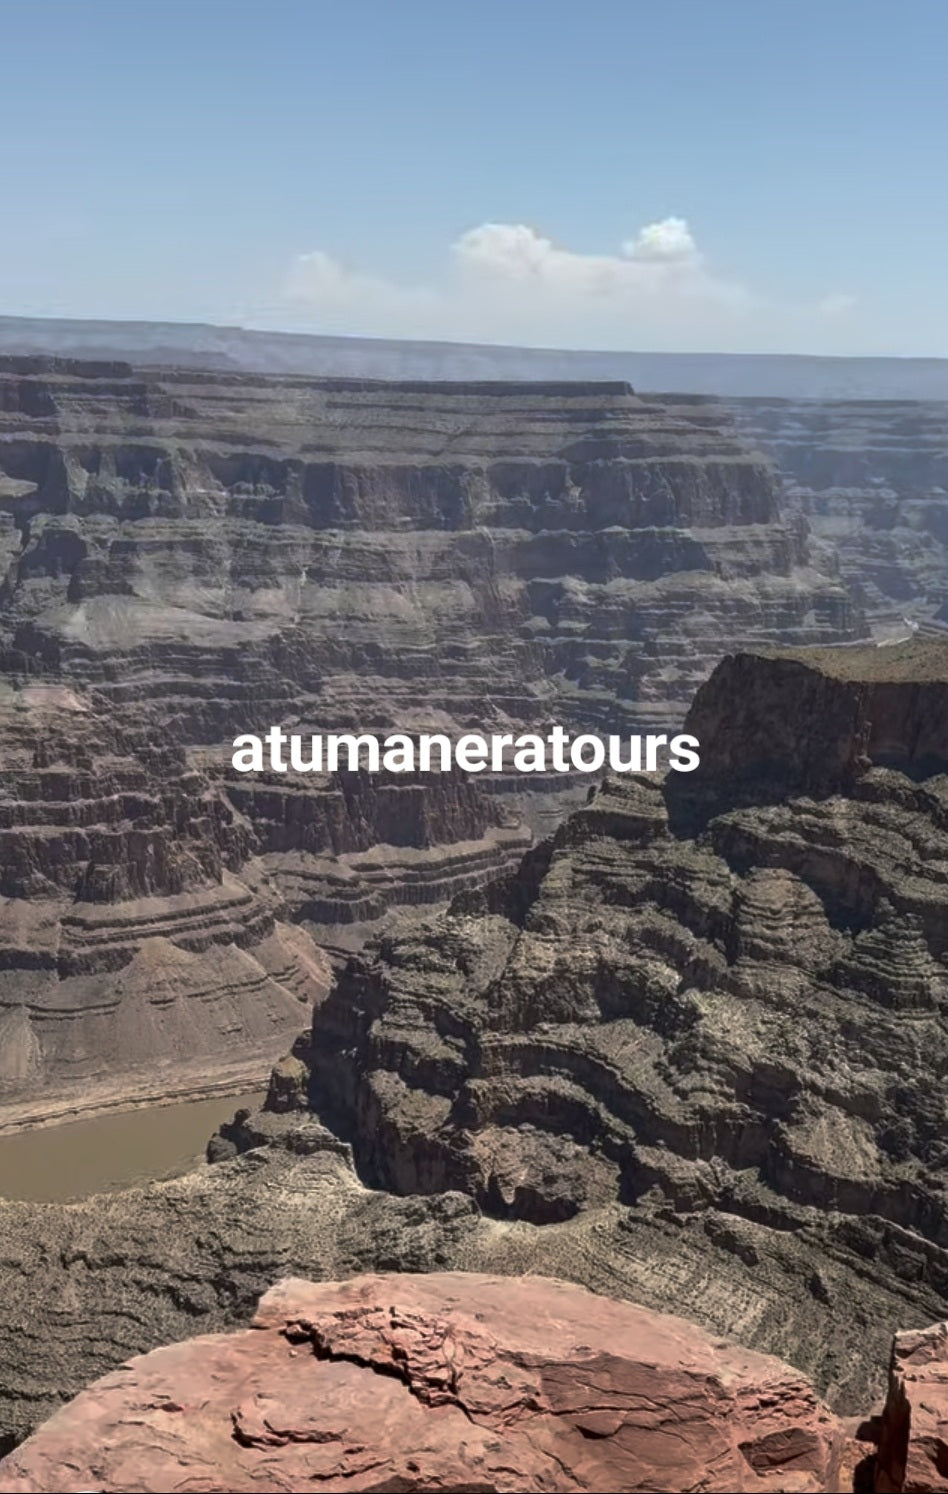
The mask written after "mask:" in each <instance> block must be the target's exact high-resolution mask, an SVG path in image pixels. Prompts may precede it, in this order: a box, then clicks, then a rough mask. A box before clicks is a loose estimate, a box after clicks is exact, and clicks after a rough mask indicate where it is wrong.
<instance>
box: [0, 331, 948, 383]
mask: <svg viewBox="0 0 948 1494" xmlns="http://www.w3.org/2000/svg"><path fill="white" fill-rule="evenodd" d="M0 353H43V354H47V355H50V356H56V357H78V358H83V357H85V358H117V359H123V360H125V361H127V362H130V363H137V364H161V365H178V366H182V365H184V366H187V367H204V368H216V369H231V370H234V371H239V370H245V371H247V372H256V373H289V374H293V373H296V374H311V375H313V374H315V375H335V376H338V377H347V378H376V379H611V380H614V379H623V380H626V381H627V382H628V383H630V384H632V385H633V387H634V388H637V389H643V390H655V391H658V390H668V391H674V392H684V393H693V394H711V395H726V396H740V395H745V396H746V395H763V396H772V397H780V398H786V399H886V400H891V399H921V400H948V359H942V358H830V357H824V358H821V357H809V356H802V355H801V356H794V355H784V354H769V353H761V354H756V353H640V352H628V353H616V352H593V351H590V352H571V351H566V350H563V351H558V350H556V349H547V348H518V347H496V346H490V345H486V344H484V345H482V344H477V343H448V342H415V341H396V340H386V339H380V338H359V337H320V336H313V335H306V334H298V333H288V332H255V331H248V330H245V329H243V328H239V327H216V326H211V325H204V324H199V323H190V324H189V323H183V322H120V321H67V320H55V319H44V318H35V319H30V318H23V317H0Z"/></svg>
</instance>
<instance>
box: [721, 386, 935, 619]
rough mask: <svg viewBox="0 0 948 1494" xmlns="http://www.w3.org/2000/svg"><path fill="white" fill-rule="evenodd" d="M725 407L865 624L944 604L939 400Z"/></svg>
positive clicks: (918, 614)
mask: <svg viewBox="0 0 948 1494" xmlns="http://www.w3.org/2000/svg"><path fill="white" fill-rule="evenodd" d="M729 409H730V411H731V413H732V414H733V415H734V418H735V421H736V423H737V425H738V428H739V429H741V430H742V431H743V432H744V434H745V435H746V436H747V438H748V440H749V441H750V442H752V443H753V445H754V446H755V448H757V449H758V450H760V451H763V452H765V453H766V454H767V455H768V456H770V457H771V458H772V459H773V460H774V461H775V462H776V463H777V465H778V467H779V469H780V471H781V474H782V475H783V478H784V482H785V492H786V499H787V504H788V508H789V509H790V510H791V511H794V510H796V511H798V512H800V513H802V514H803V515H805V517H806V519H807V521H808V523H809V524H810V525H811V527H812V530H813V533H814V534H815V535H816V536H817V537H818V538H819V539H821V540H823V541H825V542H826V543H828V544H830V545H832V546H833V548H834V549H835V551H836V553H837V554H838V555H839V562H840V567H841V570H842V573H843V576H844V577H845V579H846V582H847V584H848V585H849V587H850V589H851V591H852V592H853V595H854V596H856V597H858V598H859V600H860V602H861V603H862V605H863V606H864V607H865V609H866V612H867V614H868V615H869V617H870V619H871V620H872V622H873V623H874V624H876V625H877V626H878V627H879V628H880V629H882V630H891V629H892V628H893V627H894V628H896V629H898V628H899V627H900V625H901V624H902V621H903V618H904V616H905V615H906V614H908V615H909V616H910V618H912V619H913V620H914V619H919V618H925V617H929V616H931V615H932V613H933V611H935V610H936V609H937V608H939V607H940V606H942V605H943V604H944V603H945V602H946V601H948V403H944V402H938V403H936V402H934V401H925V400H923V399H920V400H918V401H910V400H907V399H900V400H897V401H895V400H888V401H887V400H885V399H863V400H854V399H850V400H840V399H832V400H817V399H812V398H810V399H805V400H787V399H741V400H736V401H734V402H733V403H732V404H730V405H729ZM902 631H903V632H904V628H903V629H902Z"/></svg>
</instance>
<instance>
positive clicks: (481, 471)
mask: <svg viewBox="0 0 948 1494" xmlns="http://www.w3.org/2000/svg"><path fill="white" fill-rule="evenodd" d="M857 628H858V622H857V620H854V617H853V615H852V612H851V609H850V607H849V603H848V601H847V599H846V595H845V592H844V590H843V588H842V586H841V584H840V582H839V580H838V578H837V577H836V576H835V575H834V574H833V573H832V571H831V569H829V570H827V569H825V568H824V569H821V568H820V565H819V563H818V558H815V557H814V555H813V554H812V553H811V547H810V544H809V540H808V537H807V534H806V531H805V528H804V527H802V526H801V525H800V524H799V523H795V524H791V525H786V524H784V523H783V522H782V521H781V518H780V513H779V509H778V503H777V494H776V488H775V485H774V481H773V479H772V476H771V474H770V472H769V470H768V469H767V468H766V467H765V466H764V465H763V464H762V463H760V462H759V461H756V460H752V459H751V458H750V457H748V455H747V453H746V451H745V450H744V448H743V446H742V445H741V443H740V441H739V440H738V439H737V438H736V437H735V435H734V434H733V432H731V431H729V430H727V429H725V428H722V426H721V424H720V420H719V418H718V417H717V416H716V415H714V414H713V413H709V411H708V410H707V409H706V407H704V406H703V405H701V404H700V402H695V401H674V400H668V401H662V402H656V401H645V400H640V399H638V398H636V396H634V395H633V394H632V393H631V392H630V391H629V389H628V388H627V386H624V385H621V384H615V385H608V384H605V385H585V386H583V385H558V384H545V385H526V386H516V385H451V384H445V385H424V384H401V385H383V384H371V383H357V382H346V381H340V380H336V381H332V380H325V381H315V380H307V379H301V378H295V379H294V378H282V379H281V378H272V379H267V378H255V377H252V376H240V375H223V374H220V375H218V374H208V373H199V372H191V373H187V372H155V371H151V372H147V371H139V372H136V371H134V370H132V369H130V368H129V367H128V366H127V365H124V364H109V363H97V364H82V363H70V362H57V361H55V360H50V359H46V360H44V359H29V358H21V359H17V358H8V359H5V360H2V361H0V748H2V755H3V762H2V767H0V773H2V784H0V787H2V797H0V837H2V840H3V850H4V855H3V860H2V872H0V896H2V897H3V899H4V901H3V903H2V904H0V1023H2V1024H3V1030H4V1031H5V1032H6V1033H7V1034H8V1038H9V1041H7V1042H5V1044H4V1048H3V1057H2V1059H0V1099H2V1098H4V1097H6V1098H10V1097H11V1096H13V1097H15V1098H16V1099H17V1103H18V1104H20V1103H21V1102H22V1101H23V1098H24V1096H25V1095H26V1094H28V1093H29V1092H30V1091H36V1090H38V1089H41V1088H42V1089H44V1090H45V1102H46V1103H47V1104H48V1105H50V1106H53V1105H54V1100H53V1091H56V1090H58V1089H59V1088H61V1087H62V1086H64V1085H65V1086H68V1084H70V1083H71V1082H72V1081H74V1080H79V1079H81V1080H82V1081H83V1082H84V1084H85V1085H86V1086H87V1093H86V1095H85V1098H86V1100H87V1101H88V1098H89V1094H90V1093H91V1091H88V1086H89V1085H90V1084H92V1083H94V1082H99V1081H101V1082H102V1084H104V1085H107V1084H108V1081H109V1077H110V1076H113V1075H114V1074H115V1072H116V1070H117V1068H121V1067H122V1066H123V1065H124V1067H125V1068H126V1069H127V1070H128V1071H129V1073H131V1071H132V1070H133V1069H136V1070H137V1069H141V1070H142V1072H141V1073H140V1074H139V1076H138V1078H136V1079H135V1080H134V1083H133V1082H132V1080H131V1078H130V1079H129V1080H128V1083H129V1085H131V1087H132V1088H133V1089H135V1092H139V1091H140V1084H139V1081H141V1082H142V1083H145V1082H150V1079H149V1075H152V1076H153V1077H154V1078H155V1083H156V1084H157V1087H158V1088H159V1089H161V1087H162V1085H164V1086H165V1087H166V1088H167V1087H168V1085H169V1084H171V1082H172V1071H173V1070H174V1069H175V1068H177V1067H179V1066H180V1065H181V1064H182V1063H185V1062H187V1061H190V1060H193V1061H194V1064H195V1066H196V1070H195V1071H196V1073H197V1072H198V1071H199V1070H200V1067H201V1064H203V1065H204V1068H205V1071H207V1070H208V1068H209V1067H213V1066H214V1065H215V1064H218V1063H219V1062H221V1061H222V1059H223V1056H225V1055H226V1058H227V1060H228V1061H229V1060H231V1059H234V1058H236V1057H238V1056H239V1055H243V1057H244V1058H245V1060H246V1062H247V1063H251V1062H252V1061H253V1055H255V1054H256V1055H258V1062H259V1055H261V1054H262V1055H263V1056H264V1058H265V1057H266V1056H267V1054H270V1053H271V1050H272V1051H274V1052H275V1051H276V1047H277V1046H278V1045H281V1044H282V1045H285V1043H286V1041H287V1039H288V1037H289V1035H290V1034H292V1032H293V1031H294V1029H295V1028H296V1027H297V1026H298V1022H299V1015H298V1007H299V1002H300V1001H303V1002H305V1003H306V1004H307V1005H308V1004H310V1003H311V1002H312V1001H313V1000H315V999H316V998H317V997H318V995H319V994H320V992H321V990H322V989H323V988H324V985H325V966H324V962H323V961H322V958H321V956H320V954H319V952H318V950H317V943H318V944H319V945H328V946H330V947H332V946H335V947H337V948H344V947H345V946H346V945H347V942H348V943H350V944H351V943H355V942H358V938H359V937H360V935H361V930H362V929H363V927H364V926H365V925H366V924H367V923H369V924H370V923H372V922H373V921H374V922H377V921H378V920H379V919H380V918H381V917H382V916H383V915H384V914H385V913H386V910H387V909H389V908H392V907H398V906H403V905H405V904H415V905H424V904H428V903H437V902H444V901H445V900H446V899H447V898H449V897H450V896H451V895H452V894H454V893H455V892H457V891H460V890H462V889H464V888H466V887H471V886H473V885H476V884H478V883H480V882H482V881H484V880H485V879H486V878H487V877H488V876H490V875H492V874H496V873H498V872H500V871H502V870H504V868H505V867H509V866H510V865H512V864H515V862H516V860H517V859H518V858H519V856H520V854H522V852H523V850H524V849H525V847H526V845H527V844H529V841H530V831H529V829H528V828H526V826H525V824H524V823H523V819H522V815H521V810H522V809H523V808H524V807H526V808H527V810H528V812H529V813H528V817H529V819H530V821H531V822H532V823H533V824H539V825H541V826H542V825H544V824H548V823H550V822H551V821H553V820H554V819H555V817H556V814H557V807H556V801H557V793H561V792H562V789H563V783H562V780H559V779H556V778H555V777H552V776H551V778H550V780H549V781H547V782H538V781H537V780H533V781H531V785H530V787H531V790H532V794H531V799H530V803H529V804H528V805H526V806H524V804H523V802H522V799H521V798H520V797H518V795H517V794H516V793H514V794H513V795H512V794H511V791H512V790H516V789H519V788H520V787H522V785H521V784H519V783H517V782H515V781H514V780H512V779H510V778H507V779H504V778H503V776H501V777H500V779H499V780H498V781H496V782H494V783H493V784H492V785H489V786H490V787H492V788H493V789H495V790H499V791H504V792H497V793H485V792H484V789H483V788H482V787H479V786H476V785H475V786H472V785H470V784H467V783H464V782H461V781H459V780H458V779H456V778H454V777H451V776H440V775H435V776H433V777H432V776H428V777H427V778H422V777H418V778H414V779H405V778H398V779H397V780H396V779H394V778H393V779H390V780H388V781H385V780H371V781H370V780H368V779H366V778H360V777H354V778H341V779H330V778H320V779H318V780H317V779H305V780H296V781H295V782H294V781H292V780H288V779H286V778H282V779H280V778H277V777H275V776H274V777H270V778H266V777H262V778H257V779H255V778H245V777H243V776H242V775H239V774H237V773H236V772H234V771H233V770H232V769H231V768H230V742H231V740H232V738H233V737H234V736H235V735H236V734H238V733H241V732H252V731H260V732H263V731H265V730H266V729H267V728H268V727H269V726H270V725H274V724H283V725H286V726H291V727H294V728H295V729H298V730H301V731H303V732H306V731H307V730H320V731H325V730H329V731H332V730H344V729H346V728H356V729H358V730H360V731H367V730H372V729H379V730H384V729H397V730H402V731H406V730H408V731H411V730H419V729H434V730H448V731H462V730H464V729H470V728H474V729H477V730H485V731H490V730H492V729H498V730H504V729H508V728H511V727H514V728H517V727H520V728H526V729H530V730H535V729H537V728H539V727H542V726H543V725H544V724H545V723H551V722H553V721H558V722H559V723H560V724H563V725H565V726H567V727H569V726H584V727H586V728H607V727H615V728H619V727H631V726H634V727H636V728H637V729H642V728H647V727H648V725H649V724H651V723H653V722H655V723H659V724H660V725H661V727H663V728H666V727H668V726H669V725H671V724H673V723H674V721H675V720H676V719H677V718H678V717H680V715H681V712H682V710H683V706H684V701H685V700H686V698H687V697H688V695H689V694H690V692H691V689H692V687H693V685H694V683H695V682H696V681H698V680H700V679H701V678H702V677H703V676H704V675H705V674H706V673H707V672H708V670H709V669H710V667H711V664H712V662H713V660H714V658H715V656H716V655H717V654H718V653H719V652H720V651H721V649H722V648H723V646H724V643H725V641H730V640H731V639H733V637H734V636H735V635H738V636H741V637H746V638H747V639H748V640H749V641H757V642H760V641H765V640H781V639H783V640H788V639H793V640H798V641H801V642H804V641H806V642H813V641H818V640H821V639H831V638H838V637H850V636H852V634H853V633H854V632H855V631H856V630H857ZM544 789H553V790H555V791H557V792H555V793H552V794H551V793H543V792H541V790H544ZM380 848H381V849H380ZM295 923H303V924H305V925H306V926H307V928H308V930H309V932H308V933H304V932H303V931H302V930H301V929H299V928H293V927H291V926H290V925H291V924H295ZM313 934H315V936H316V942H315V943H314V940H313V937H312V935H313ZM224 951H227V953H226V955H225V953H224ZM156 972H160V974H159V975H158V976H156ZM192 998H195V999H192ZM189 1032H190V1033H191V1035H192V1038H191V1042H190V1044H189V1041H188V1039H187V1036H186V1034H187V1033H189ZM271 1056H272V1054H271ZM156 1062H157V1063H158V1064H162V1063H167V1065H168V1066H169V1067H168V1068H167V1069H166V1070H163V1071H162V1074H161V1077H160V1079H159V1076H158V1075H157V1074H156V1073H155V1071H154V1070H153V1066H154V1064H155V1063H156ZM178 1077H179V1079H180V1078H181V1076H180V1075H179V1076H178ZM56 1103H58V1101H57V1102H56Z"/></svg>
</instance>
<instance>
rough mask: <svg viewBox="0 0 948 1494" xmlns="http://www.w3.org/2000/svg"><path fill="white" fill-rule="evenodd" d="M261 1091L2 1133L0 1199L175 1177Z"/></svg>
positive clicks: (40, 1198) (71, 1195)
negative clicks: (211, 1137)
mask: <svg viewBox="0 0 948 1494" xmlns="http://www.w3.org/2000/svg"><path fill="white" fill-rule="evenodd" d="M262 1100H263V1092H262V1091H260V1090H255V1091H254V1092H253V1093H252V1094H241V1095H223V1096H220V1095H219V1096H217V1097H216V1098H215V1099H212V1100H181V1101H179V1102H177V1103H175V1104H172V1105H146V1106H143V1107H142V1108H141V1109H140V1110H122V1111H114V1112H109V1113H108V1114H105V1115H97V1116H92V1117H90V1118H89V1119H88V1120H82V1119H79V1120H74V1121H66V1122H64V1123H62V1124H60V1125H55V1126H42V1127H40V1128H39V1129H37V1130H32V1131H18V1132H13V1133H12V1134H10V1135H7V1136H0V1198H14V1199H28V1200H30V1201H32V1202H34V1203H52V1202H64V1201H66V1200H69V1199H76V1198H86V1197H88V1196H89V1194H91V1193H112V1192H114V1191H115V1190H116V1189H117V1188H129V1187H132V1186H133V1185H134V1184H136V1183H147V1182H151V1181H152V1180H153V1179H155V1178H168V1177H175V1176H177V1175H178V1174H180V1173H182V1172H187V1171H189V1169H190V1168H191V1167H192V1166H195V1165H197V1164H198V1163H199V1162H201V1161H202V1160H203V1157H204V1148H205V1146H206V1144H207V1140H208V1138H209V1137H210V1136H211V1135H212V1134H213V1133H214V1132H215V1131H216V1130H217V1128H218V1126H219V1125H220V1124H221V1121H225V1120H229V1119H230V1118H231V1116H232V1115H233V1114H234V1111H235V1110H239V1109H240V1108H241V1106H244V1107H246V1108H247V1109H253V1110H255V1109H258V1108H259V1106H260V1104H261V1102H262Z"/></svg>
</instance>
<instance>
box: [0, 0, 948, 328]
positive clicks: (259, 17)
mask: <svg viewBox="0 0 948 1494" xmlns="http://www.w3.org/2000/svg"><path fill="white" fill-rule="evenodd" d="M0 55H2V57H3V61H4V66H3V86H2V88H0V142H2V143H0V182H2V199H0V201H2V219H0V223H2V232H0V311H2V312H5V313H8V314H24V315H56V316H93V317H135V318H152V319H163V320H178V321H182V320H207V321H213V322H225V323H234V322H238V323H243V324H245V325H253V326H266V327H282V328H286V329H289V330H301V331H328V332H344V333H361V334H376V335H381V336H419V337H444V338H462V339H471V340H478V341H498V342H529V343H535V344H538V345H547V346H578V347H581V346H587V347H614V348H636V349H661V348H666V349H672V350H675V349H678V350H725V351H727V350H737V351H741V350H750V351H775V352H780V351H790V352H832V353H895V354H929V355H936V356H948V293H946V286H945V271H944V263H945V244H946V240H948V192H946V190H945V175H946V170H945V167H946V155H948V91H946V85H945V66H946V60H948V5H946V4H945V3H943V0H884V3H883V0H819V3H813V0H659V3H656V0H648V3H642V0H615V3H613V0H568V3H567V0H506V3H499V0H479V3H476V4H475V3H457V0H437V3H435V0H430V3H429V0H344V3H343V0H339V3H332V4H330V3H327V0H305V3H303V0H301V3H297V0H257V3H249V0H186V3H185V0H0Z"/></svg>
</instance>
